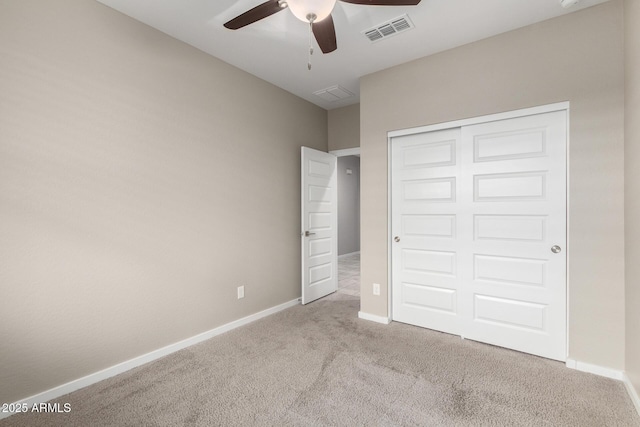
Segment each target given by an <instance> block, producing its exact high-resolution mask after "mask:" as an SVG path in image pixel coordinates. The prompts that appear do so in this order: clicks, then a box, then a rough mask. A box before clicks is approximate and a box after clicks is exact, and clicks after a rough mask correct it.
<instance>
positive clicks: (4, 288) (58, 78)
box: [0, 0, 327, 402]
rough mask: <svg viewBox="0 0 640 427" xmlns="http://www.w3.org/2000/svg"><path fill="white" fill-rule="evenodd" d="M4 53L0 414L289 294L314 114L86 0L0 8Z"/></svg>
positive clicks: (318, 133) (32, 1) (316, 137)
mask: <svg viewBox="0 0 640 427" xmlns="http://www.w3.org/2000/svg"><path fill="white" fill-rule="evenodd" d="M0 58H2V59H1V60H0V94H1V96H0V242H1V243H0V260H1V261H0V299H1V301H2V309H0V343H1V344H0V345H1V346H2V349H1V351H0V402H11V401H15V400H17V399H21V398H25V397H27V396H30V395H33V394H35V393H38V392H41V391H43V390H47V389H50V388H52V387H55V386H57V385H60V384H63V383H65V382H67V381H70V380H74V379H76V378H79V377H82V376H84V375H87V374H90V373H93V372H95V371H98V370H100V369H103V368H106V367H109V366H112V365H114V364H116V363H119V362H122V361H124V360H128V359H131V358H133V357H135V356H138V355H141V354H144V353H147V352H149V351H151V350H155V349H158V348H160V347H163V346H165V345H168V344H171V343H174V342H177V341H180V340H182V339H185V338H188V337H191V336H194V335H196V334H198V333H200V332H203V331H207V330H210V329H212V328H214V327H216V326H219V325H221V324H225V323H227V322H230V321H232V320H236V319H239V318H241V317H244V316H247V315H249V314H252V313H256V312H258V311H260V310H263V309H266V308H269V307H272V306H275V305H277V304H280V303H284V302H286V301H290V300H292V299H295V298H297V297H299V296H300V265H299V260H300V237H299V231H300V148H299V147H300V145H301V144H302V143H304V144H305V145H307V146H311V147H313V148H316V149H320V150H326V149H327V113H326V111H325V110H323V109H320V108H318V107H316V106H314V105H312V104H310V103H308V102H306V101H303V100H301V99H299V98H297V97H295V96H293V95H291V94H290V93H288V92H285V91H283V90H281V89H279V88H277V87H275V86H272V85H270V84H268V83H266V82H264V81H262V80H260V79H258V78H255V77H253V76H251V75H249V74H247V73H244V72H242V71H240V70H238V69H235V68H233V67H231V66H229V65H228V64H225V63H223V62H221V61H219V60H217V59H215V58H212V57H211V56H208V55H206V54H204V53H202V52H201V51H199V50H197V49H194V48H191V47H189V46H187V45H185V44H183V43H181V42H178V41H176V40H174V39H172V38H170V37H168V36H167V35H165V34H162V33H160V32H158V31H155V30H153V29H151V28H149V27H147V26H145V25H142V24H140V23H138V22H136V21H134V20H132V19H130V18H127V17H125V16H124V15H121V14H119V13H117V12H115V11H113V10H111V9H109V8H107V7H105V6H103V5H100V4H99V3H97V2H94V1H92V0H61V1H55V2H53V1H52V2H49V1H41V0H20V1H8V0H7V1H0ZM283 116H285V117H289V118H290V120H287V123H286V124H283V121H282V120H281V118H282V117H283ZM239 285H245V286H246V298H245V299H243V300H237V299H236V287H237V286H239Z"/></svg>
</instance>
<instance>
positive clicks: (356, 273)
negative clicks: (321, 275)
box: [331, 148, 360, 298]
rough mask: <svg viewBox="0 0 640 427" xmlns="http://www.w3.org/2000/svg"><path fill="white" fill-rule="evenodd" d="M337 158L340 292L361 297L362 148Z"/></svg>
mask: <svg viewBox="0 0 640 427" xmlns="http://www.w3.org/2000/svg"><path fill="white" fill-rule="evenodd" d="M331 154H334V155H336V156H337V157H338V159H337V160H338V161H337V181H338V183H337V186H338V292H339V293H342V294H346V295H351V296H354V297H358V298H360V149H359V148H354V149H347V150H336V151H331Z"/></svg>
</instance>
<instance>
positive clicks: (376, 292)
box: [373, 283, 380, 295]
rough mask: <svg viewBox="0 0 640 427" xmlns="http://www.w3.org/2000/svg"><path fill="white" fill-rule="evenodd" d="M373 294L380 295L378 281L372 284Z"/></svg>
mask: <svg viewBox="0 0 640 427" xmlns="http://www.w3.org/2000/svg"><path fill="white" fill-rule="evenodd" d="M373 294H374V295H380V283H374V284H373Z"/></svg>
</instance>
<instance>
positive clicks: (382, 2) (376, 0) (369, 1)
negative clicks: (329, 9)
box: [340, 0, 420, 6]
mask: <svg viewBox="0 0 640 427" xmlns="http://www.w3.org/2000/svg"><path fill="white" fill-rule="evenodd" d="M340 1H343V2H345V3H352V4H364V5H369V6H415V5H417V4H418V3H420V0H340Z"/></svg>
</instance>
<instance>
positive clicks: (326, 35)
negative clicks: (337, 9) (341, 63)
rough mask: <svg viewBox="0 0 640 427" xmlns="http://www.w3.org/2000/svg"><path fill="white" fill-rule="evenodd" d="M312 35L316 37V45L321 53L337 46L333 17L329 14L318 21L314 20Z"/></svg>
mask: <svg viewBox="0 0 640 427" xmlns="http://www.w3.org/2000/svg"><path fill="white" fill-rule="evenodd" d="M311 28H312V29H313V35H314V36H315V37H316V41H317V42H318V46H320V50H321V51H322V53H329V52H333V51H334V50H336V49H337V48H338V42H337V41H336V27H335V26H334V25H333V18H332V17H331V15H329V16H327V17H326V18H324V19H323V20H322V21H320V22H314V23H313V26H312V27H311Z"/></svg>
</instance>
